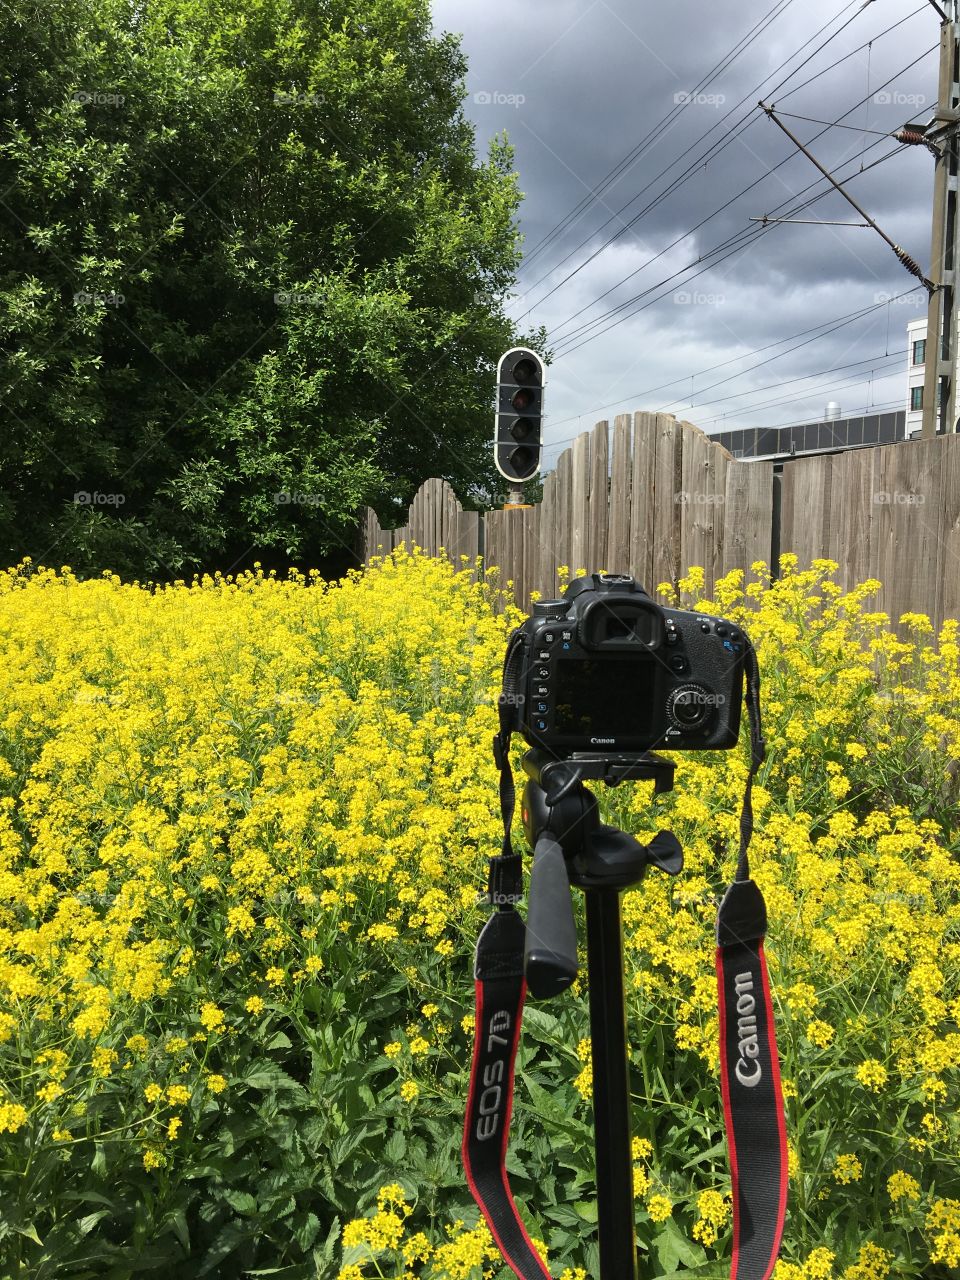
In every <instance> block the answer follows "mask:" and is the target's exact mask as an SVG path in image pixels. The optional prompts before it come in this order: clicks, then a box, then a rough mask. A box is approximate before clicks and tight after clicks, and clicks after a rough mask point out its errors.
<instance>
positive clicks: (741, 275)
mask: <svg viewBox="0 0 960 1280" xmlns="http://www.w3.org/2000/svg"><path fill="white" fill-rule="evenodd" d="M433 14H434V23H435V27H436V29H437V30H440V31H453V32H457V33H459V34H460V35H461V38H462V46H463V49H464V51H465V53H466V56H467V59H468V61H469V71H468V75H467V88H468V97H467V101H466V104H465V109H466V111H467V114H468V116H469V118H470V119H471V121H472V122H473V123H474V125H475V127H476V133H477V147H478V151H479V152H480V153H481V154H485V152H486V147H487V144H488V141H489V139H490V137H491V136H493V135H494V134H496V133H498V132H500V131H501V130H504V129H505V130H507V132H508V135H509V138H510V141H511V142H512V144H513V146H514V148H515V151H516V167H517V171H518V173H519V175H520V186H521V189H522V190H523V191H524V193H525V200H524V203H523V206H522V210H521V229H522V231H523V233H524V236H525V246H524V248H525V255H526V256H525V261H524V264H523V266H522V268H521V272H520V277H519V281H518V286H517V292H518V296H517V297H516V298H515V299H513V300H512V301H511V304H510V312H511V314H512V315H514V316H515V317H516V318H517V319H520V320H521V323H522V324H524V325H526V324H528V323H530V324H544V325H546V326H547V329H548V331H549V334H550V343H551V346H552V348H553V350H554V353H555V359H554V363H553V366H552V368H551V370H550V375H549V377H550V382H549V386H548V400H547V411H548V420H549V422H548V427H547V431H546V439H547V442H548V449H547V456H546V464H547V467H548V468H549V466H551V465H552V464H553V461H554V459H555V457H556V455H557V453H558V452H559V449H560V447H561V446H562V444H564V443H566V442H567V441H568V440H569V439H570V438H571V437H573V436H575V435H576V434H577V432H578V431H579V430H582V429H584V428H585V427H587V426H590V425H592V424H593V422H594V421H595V420H596V419H598V418H600V417H609V418H612V416H613V415H614V414H616V413H623V412H627V411H628V410H634V409H654V410H657V409H660V410H667V411H669V412H672V413H675V414H676V415H677V416H678V417H684V418H687V419H688V420H689V421H691V422H695V423H696V424H697V425H698V426H701V427H702V428H703V429H704V430H706V431H708V432H714V431H719V430H729V429H731V428H733V427H739V426H760V425H769V426H775V425H782V424H785V423H790V422H802V421H811V420H814V419H817V418H819V417H822V416H823V410H824V406H825V405H826V403H827V401H828V400H835V401H837V402H838V403H839V404H840V406H841V409H842V411H843V413H844V415H846V414H847V413H856V412H863V411H864V410H865V409H869V408H873V407H881V406H882V407H884V408H899V407H902V406H903V405H904V403H905V400H906V353H905V352H906V325H907V321H908V320H911V319H913V318H915V317H918V316H923V315H925V314H926V293H925V291H924V289H923V287H922V286H921V285H920V283H919V282H918V281H917V280H915V279H914V278H913V277H912V276H910V275H909V274H908V273H907V272H906V271H905V270H904V268H903V267H902V266H901V265H900V263H899V262H898V261H897V259H896V258H895V257H894V255H893V252H892V251H891V250H890V248H889V247H888V245H886V244H885V243H884V241H883V240H882V239H881V238H880V237H879V236H878V235H877V234H876V232H874V231H872V230H868V229H864V228H862V227H858V226H824V225H819V226H811V225H804V224H800V223H794V224H792V225H784V224H783V223H780V224H775V225H768V226H766V227H765V226H764V225H762V224H760V223H756V222H751V221H750V219H751V217H760V216H762V215H764V214H770V215H772V216H777V217H784V216H786V215H792V216H793V217H795V218H802V219H817V220H823V221H840V222H858V221H859V220H860V219H859V217H858V215H857V213H856V212H855V210H854V209H852V208H851V207H850V205H848V204H847V203H846V202H845V201H844V199H843V197H842V196H841V195H839V194H838V193H837V192H835V191H833V190H832V188H830V187H829V184H828V183H827V182H826V180H825V179H823V178H822V177H821V176H820V174H819V173H818V171H817V170H816V169H815V167H814V166H813V165H812V164H811V163H810V161H809V160H808V159H807V158H806V157H805V156H803V155H802V154H801V153H800V152H798V151H797V149H796V148H795V147H794V145H793V143H792V142H791V141H790V140H789V138H788V137H787V136H786V135H785V134H784V133H782V132H781V130H780V129H779V128H778V127H777V125H776V124H775V123H774V122H773V121H772V120H770V119H768V118H767V116H766V115H765V114H764V113H763V111H762V110H761V109H760V108H759V107H758V106H757V102H758V99H760V98H762V99H763V101H764V102H765V103H766V104H767V105H768V106H769V105H771V103H773V104H775V106H776V109H777V114H778V115H779V116H781V118H782V120H783V123H784V124H785V125H786V126H787V127H788V128H789V129H790V130H791V131H792V132H793V133H794V134H795V135H796V136H797V137H798V138H799V139H800V140H801V141H803V142H804V143H805V144H806V145H808V146H809V147H810V149H811V150H812V151H813V153H814V154H815V155H816V156H817V157H818V159H820V161H821V162H822V163H824V164H826V165H827V167H828V168H830V170H831V171H832V172H833V173H834V174H835V175H836V176H837V177H838V178H840V179H841V180H843V181H844V182H845V184H847V179H850V181H849V184H848V186H849V190H850V193H851V194H852V195H853V196H854V197H855V198H856V199H857V200H858V201H859V202H860V203H861V204H862V205H863V206H864V208H866V209H867V211H868V212H869V213H870V214H871V216H872V217H874V218H875V219H876V221H877V222H878V223H879V225H880V226H881V227H882V228H883V230H884V231H885V232H886V233H887V234H888V235H889V236H890V237H891V238H892V239H893V240H894V241H895V242H896V243H898V244H900V245H902V246H903V247H904V249H906V251H907V252H908V253H910V254H911V255H912V256H913V257H914V258H915V259H916V260H917V261H918V262H919V264H920V265H921V267H922V268H923V269H924V270H927V269H928V267H929V253H930V219H931V212H930V206H931V196H932V189H933V157H932V156H931V155H930V154H929V152H928V151H927V150H926V149H925V148H924V147H906V146H901V145H900V144H898V143H897V142H896V141H895V140H894V139H892V138H891V137H890V136H889V134H890V132H891V131H893V130H895V129H898V128H900V127H901V126H902V125H903V124H904V123H905V122H906V121H908V120H918V121H921V122H923V123H926V121H928V120H929V119H930V110H931V106H932V105H933V104H935V103H936V93H937V53H936V47H937V46H938V42H939V20H938V17H937V14H936V13H935V11H934V9H933V8H932V7H931V6H930V4H929V3H926V0H923V2H920V3H914V4H911V3H910V0H867V2H866V3H864V0H853V3H844V0H829V2H827V0H807V2H806V3H805V4H801V3H797V0H778V2H777V3H774V2H773V0H765V2H764V3H761V4H760V5H757V6H746V5H743V4H742V3H733V0H715V2H714V3H713V4H706V3H703V2H702V0H701V2H700V3H696V4H694V3H692V2H691V0H673V2H672V3H670V4H660V5H652V4H649V3H643V4H639V5H638V4H637V3H636V0H525V3H523V4H515V3H506V0H484V3H482V4H478V3H477V0H433ZM833 64H836V65H833ZM788 112H789V113H790V114H789V115H788V114H787V113H788ZM798 116H803V117H807V119H798V118H797V117H798ZM814 121H819V122H823V123H815V122H814ZM835 122H836V123H835ZM827 125H831V126H832V127H827ZM839 126H846V127H839ZM818 135H820V136H818ZM888 156H889V158H885V157H888ZM877 161H880V163H879V164H877V163H876V162H877ZM871 165H873V166H875V167H873V168H870V166H871ZM824 191H826V192H827V194H826V195H824V196H823V198H821V199H819V200H817V201H816V202H815V203H813V204H810V205H809V206H808V207H807V208H804V209H801V208H800V206H801V205H803V204H805V203H806V202H807V201H808V200H809V199H810V198H811V197H815V196H818V195H819V194H820V193H821V192H824ZM731 251H732V252H731ZM899 295H905V296H903V297H900V296H899ZM861 313H862V314H861ZM838 325H839V327H836V326H838ZM818 326H819V327H818ZM830 328H833V330H834V331H833V332H832V333H827V332H825V331H826V330H827V329H830ZM807 330H812V332H809V333H808V332H806V331H807ZM820 335H822V336H820ZM810 339H813V341H811V340H810ZM801 344H803V345H801ZM761 348H762V350H761ZM717 366H719V367H717Z"/></svg>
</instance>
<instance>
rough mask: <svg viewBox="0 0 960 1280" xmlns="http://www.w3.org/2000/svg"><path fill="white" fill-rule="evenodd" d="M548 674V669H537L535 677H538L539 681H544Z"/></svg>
mask: <svg viewBox="0 0 960 1280" xmlns="http://www.w3.org/2000/svg"><path fill="white" fill-rule="evenodd" d="M549 674H550V668H549V667H537V675H538V676H539V677H540V679H541V680H546V678H547V676H548V675H549Z"/></svg>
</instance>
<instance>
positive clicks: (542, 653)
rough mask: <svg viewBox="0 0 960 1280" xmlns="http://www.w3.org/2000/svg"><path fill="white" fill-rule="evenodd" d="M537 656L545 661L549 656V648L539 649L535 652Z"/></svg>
mask: <svg viewBox="0 0 960 1280" xmlns="http://www.w3.org/2000/svg"><path fill="white" fill-rule="evenodd" d="M537 657H538V658H540V659H541V661H545V660H546V659H547V658H549V657H550V650H549V649H541V650H540V652H539V653H538V654H537Z"/></svg>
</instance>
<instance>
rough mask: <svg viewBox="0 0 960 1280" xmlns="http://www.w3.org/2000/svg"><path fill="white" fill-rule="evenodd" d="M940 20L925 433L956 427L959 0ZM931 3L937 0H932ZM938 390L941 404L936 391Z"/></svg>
mask: <svg viewBox="0 0 960 1280" xmlns="http://www.w3.org/2000/svg"><path fill="white" fill-rule="evenodd" d="M944 2H945V4H946V7H947V10H949V12H945V11H944V9H942V8H940V6H939V5H934V8H936V9H937V11H938V12H939V13H940V14H941V15H943V17H944V21H943V22H942V23H941V26H940V77H939V82H938V90H937V109H936V111H935V113H934V117H933V120H932V121H931V122H930V124H929V125H928V126H927V129H926V131H925V133H924V138H925V139H927V140H928V141H930V142H932V143H934V145H935V146H936V148H937V150H938V151H939V152H940V155H939V158H938V160H937V167H936V171H935V174H934V180H933V230H932V233H931V240H930V278H931V280H932V281H933V283H934V284H935V285H937V286H938V288H936V289H935V290H934V291H933V292H932V293H931V294H930V300H929V302H928V304H927V345H926V347H925V349H924V373H923V426H922V429H921V437H922V438H923V439H924V440H927V439H931V438H932V437H933V436H935V435H944V434H950V433H953V432H955V431H956V429H957V373H958V369H957V356H958V350H960V334H958V332H957V284H958V283H960V282H958V281H956V280H955V272H956V269H957V253H956V250H957V124H958V122H960V110H958V106H960V24H958V0H944ZM931 3H933V0H931ZM938 391H939V397H940V401H939V405H938V403H937V394H938Z"/></svg>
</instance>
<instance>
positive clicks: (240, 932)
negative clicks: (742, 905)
mask: <svg viewBox="0 0 960 1280" xmlns="http://www.w3.org/2000/svg"><path fill="white" fill-rule="evenodd" d="M835 571H836V566H835V565H834V564H832V563H831V562H829V561H818V562H815V563H814V565H813V566H812V567H810V568H809V569H801V567H800V566H798V565H797V563H796V560H795V558H793V557H790V556H785V557H783V559H782V562H781V566H780V575H779V576H778V578H777V579H776V580H775V581H771V577H770V574H769V572H768V570H767V568H766V567H765V566H764V565H762V564H757V565H755V566H753V569H752V571H751V574H750V575H746V576H745V575H743V574H739V573H737V574H731V575H729V576H728V577H727V578H726V579H724V580H723V581H722V582H721V583H720V584H718V586H717V588H716V589H715V591H714V593H713V598H712V599H710V600H706V599H704V598H703V594H702V586H703V577H702V574H701V573H700V572H699V571H697V570H695V569H694V570H691V571H690V573H689V575H688V577H687V578H686V579H685V580H684V581H683V582H682V583H681V584H680V592H679V594H675V593H671V592H668V591H665V592H663V594H662V595H661V599H663V600H664V601H665V602H666V601H668V600H674V601H676V602H679V603H680V605H681V607H692V606H694V605H695V606H696V607H697V608H700V609H707V610H714V611H716V612H718V613H722V614H724V615H725V616H727V617H730V618H732V619H734V620H736V621H739V622H741V623H742V624H743V625H744V626H745V627H746V628H747V629H748V630H749V633H750V635H751V637H752V638H753V640H754V643H755V644H756V647H757V649H758V653H759V658H760V665H761V671H762V674H763V690H762V700H763V709H764V716H765V734H766V738H767V742H768V758H767V762H766V764H765V765H764V767H763V769H762V771H761V773H760V776H759V779H758V785H757V787H756V788H755V792H754V805H755V811H756V834H755V836H754V841H753V845H752V847H751V868H752V871H753V874H754V877H755V878H756V879H757V881H758V882H759V883H760V885H761V887H762V889H763V892H764V895H765V897H766V901H767V907H768V911H769V915H770V933H769V936H768V945H767V954H768V961H769V964H770V971H771V982H772V985H773V989H774V1001H775V1009H776V1014H777V1019H778V1021H777V1034H778V1039H779V1043H780V1051H781V1058H782V1065H783V1075H784V1084H785V1094H786V1098H787V1108H788V1116H787V1124H788V1134H789V1138H790V1171H791V1177H790V1199H789V1206H788V1218H787V1227H786V1234H785V1238H784V1248H783V1254H782V1260H781V1262H780V1263H779V1264H778V1266H777V1270H776V1273H775V1275H776V1280H884V1278H885V1277H890V1278H891V1280H894V1278H899V1277H928V1278H930V1280H933V1278H934V1277H937V1278H943V1280H948V1278H950V1277H955V1276H957V1275H960V1161H958V1155H960V1117H958V1115H957V1073H958V1066H960V1028H958V1020H960V892H958V885H960V863H958V861H957V852H958V847H960V833H958V797H960V775H958V757H960V663H958V654H960V649H958V623H957V622H955V621H953V622H948V623H946V624H945V625H944V626H943V628H942V630H941V631H940V633H939V635H934V634H932V631H931V628H930V624H929V622H928V621H927V620H926V619H924V618H922V617H920V616H907V617H905V618H904V619H902V620H895V621H897V622H898V623H899V630H898V629H897V628H894V627H892V626H891V623H890V620H889V619H888V618H886V616H885V615H883V614H881V613H878V612H871V611H870V602H871V597H872V596H873V595H874V593H875V591H876V588H877V586H878V584H876V583H870V582H868V583H864V584H863V585H862V586H860V587H859V588H857V589H856V590H854V591H852V592H844V591H842V590H841V588H840V587H839V586H838V585H837V584H836V582H835V581H834V574H835ZM564 572H565V571H564ZM647 585H648V586H650V585H651V584H647ZM521 617H522V615H521V614H520V612H519V611H518V610H517V609H516V608H515V607H514V606H513V605H512V604H507V603H506V601H505V596H503V595H501V593H500V592H499V591H498V589H497V586H496V582H495V575H493V574H487V575H486V576H484V575H483V574H482V570H480V568H479V566H476V565H472V564H469V563H464V564H462V566H461V567H460V568H457V567H455V566H454V565H451V564H450V563H449V562H447V561H446V560H443V559H431V558H429V557H427V556H425V555H423V554H422V553H420V552H419V551H418V550H417V549H414V550H413V552H412V554H408V553H406V552H405V551H403V550H401V551H398V552H394V553H393V554H392V555H390V556H388V557H386V558H383V559H380V560H377V561H374V562H373V563H372V564H371V565H370V566H369V567H368V568H367V569H366V570H365V571H364V572H362V573H351V574H349V575H348V576H347V578H345V579H344V580H343V581H341V582H339V583H325V582H323V581H321V580H320V579H319V578H318V577H317V575H315V574H312V575H309V576H307V577H304V576H303V575H300V574H297V573H293V574H291V575H290V576H289V578H288V579H286V580H283V581H281V580H277V579H276V578H275V577H274V576H273V575H264V574H263V573H262V572H261V571H259V570H258V571H256V572H253V573H250V574H244V575H240V576H239V577H237V578H222V577H219V576H215V577H202V578H200V579H197V580H195V581H194V582H193V583H190V584H187V583H176V584H173V585H171V586H166V587H160V588H147V587H144V586H141V585H139V584H136V583H133V584H131V583H123V582H121V581H120V580H119V579H118V578H117V577H115V576H114V575H111V574H109V573H107V574H104V575H103V577H102V578H101V579H98V580H92V581H78V580H77V579H76V578H75V577H74V575H73V574H72V573H71V572H70V571H69V569H66V568H64V569H61V570H59V571H55V570H52V569H49V568H41V567H34V566H33V565H32V564H31V563H30V562H24V563H23V564H21V565H19V566H18V567H17V568H15V569H12V570H10V571H8V572H6V573H4V574H0V1276H10V1277H13V1276H16V1277H20V1276H24V1277H27V1276H29V1277H36V1278H37V1280H40V1278H41V1277H47V1276H57V1277H60V1276H65V1277H67V1276H70V1277H82V1276H90V1277H93V1276H108V1275H109V1276H111V1277H125V1276H133V1275H140V1274H146V1273H149V1272H152V1273H153V1274H156V1275H160V1276H177V1277H201V1276H237V1277H239V1276H247V1275H264V1276H266V1275H277V1276H282V1277H289V1278H293V1277H317V1276H319V1277H323V1278H324V1280H328V1278H329V1280H337V1278H339V1280H373V1278H374V1277H382V1278H384V1280H399V1278H400V1277H407V1276H410V1277H422V1278H423V1280H480V1277H481V1276H483V1277H497V1278H498V1280H499V1278H500V1277H502V1276H504V1275H506V1274H509V1273H507V1272H506V1270H505V1268H504V1267H503V1264H502V1261H501V1259H500V1257H499V1254H498V1253H497V1251H496V1249H495V1248H494V1246H493V1243H492V1240H491V1238H490V1235H489V1233H488V1231H487V1229H486V1227H485V1225H484V1224H483V1223H482V1222H480V1223H479V1224H478V1221H477V1218H478V1214H477V1210H476V1207H475V1205H474V1204H473V1201H472V1199H471V1198H470V1196H469V1193H468V1191H467V1188H466V1186H465V1182H464V1177H463V1172H462V1168H461V1166H460V1158H459V1144H460V1136H461V1128H462V1122H463V1110H464V1106H465V1099H466V1088H467V1077H468V1068H469V1060H470V1049H471V1044H472V1041H471V1034H472V999H473V985H472V975H471V962H472V951H473V945H474V942H475V939H476V935H477V932H478V930H479V928H480V926H481V924H482V922H483V919H484V918H485V909H484V908H483V907H482V906H481V905H480V904H479V902H478V897H479V894H480V892H481V891H482V890H483V888H484V887H485V873H486V858H487V857H488V856H490V855H492V854H494V853H495V852H496V850H497V848H498V839H497V826H498V819H499V810H498V806H497V786H496V783H497V778H496V773H495V770H494V765H493V761H492V755H491V749H490V748H491V738H492V735H493V733H494V731H495V728H496V724H497V715H496V695H497V693H498V691H499V675H500V664H501V661H502V656H503V651H504V645H505V639H506V636H507V634H508V632H509V630H510V628H511V627H512V626H513V625H515V624H516V622H517V621H519V620H520V618H521ZM522 749H523V744H522V743H517V744H516V752H517V760H518V762H519V756H520V754H521V752H522ZM676 759H677V761H678V768H677V778H676V789H675V790H674V791H673V792H672V793H670V794H667V795H661V796H656V797H655V796H654V795H653V794H652V784H629V785H626V786H622V787H620V788H617V789H615V790H604V791H601V792H600V799H601V806H602V809H603V812H604V815H605V817H606V820H608V821H612V822H615V823H617V825H620V826H622V827H624V828H625V829H628V830H632V831H634V832H636V833H637V835H638V836H639V837H640V838H641V839H642V838H644V836H647V837H649V836H652V835H653V834H654V833H655V832H656V831H657V830H658V829H660V828H661V827H667V828H669V829H671V830H673V831H674V832H675V833H676V834H677V836H678V837H679V838H680V840H681V843H682V844H683V846H684V850H685V854H686V868H685V870H684V872H683V873H682V875H681V876H679V877H678V878H677V879H676V880H668V878H667V877H665V876H660V875H658V874H657V873H655V872H652V873H651V874H650V875H649V877H648V878H647V879H646V880H645V881H644V882H643V883H642V884H641V885H640V886H638V887H637V888H636V889H635V890H633V891H631V892H629V893H628V894H626V895H625V897H624V918H625V925H624V930H625V946H626V955H627V980H628V991H629V994H628V1003H629V1009H628V1017H629V1023H628V1032H629V1038H630V1043H631V1052H632V1055H633V1068H634V1090H635V1094H634V1103H635V1115H634V1132H635V1134H636V1137H635V1138H634V1156H635V1175H634V1186H635V1194H636V1203H637V1231H638V1237H639V1240H640V1243H641V1247H642V1248H643V1249H644V1250H645V1251H646V1253H647V1255H648V1258H647V1264H646V1274H648V1275H650V1276H653V1275H658V1276H665V1275H672V1274H683V1275H687V1274H689V1275H693V1276H700V1277H704V1278H707V1277H710V1278H712V1277H719V1276H725V1275H726V1274H727V1269H728V1262H727V1259H728V1257H729V1251H730V1238H731V1223H730V1202H729V1177H728V1172H727V1164H726V1156H725V1150H724V1146H723V1133H722V1108H721V1103H720V1089H719V1080H718V1075H717V1045H716V1040H717V1015H716V991H715V978H714V973H713V925H714V917H715V911H716V902H717V898H718V895H719V894H720V893H721V892H722V889H723V887H724V885H725V884H726V883H727V882H728V881H729V879H730V878H731V877H732V874H733V868H734V864H735V860H736V856H735V855H736V847H737V841H736V834H737V829H738V823H739V806H740V801H741V797H742V790H743V784H744V780H745V776H746V770H747V755H746V727H744V741H743V742H742V744H741V749H740V750H739V751H731V752H718V753H713V754H710V755H704V756H696V757H695V756H693V755H682V754H678V755H677V757H676ZM577 910H578V913H581V912H582V904H581V903H580V902H579V901H578V902H577ZM583 939H584V932H583V930H582V929H581V942H582V941H583ZM586 980H587V979H586V977H585V976H582V977H581V980H580V982H579V983H578V984H577V986H576V988H575V989H574V990H573V991H572V992H570V993H567V994H566V995H565V996H564V997H562V998H560V999H558V1000H556V1001H553V1002H550V1003H543V1004H534V1003H531V1004H529V1005H528V1007H527V1011H526V1016H525V1023H524V1038H523V1042H522V1045H521V1051H520V1058H519V1061H518V1090H517V1098H516V1105H515V1112H514V1122H513V1133H512V1145H511V1156H510V1161H509V1169H510V1174H511V1179H512V1183H513V1186H514V1190H515V1193H516V1195H517V1199H518V1202H519V1203H520V1204H521V1205H522V1206H523V1210H524V1213H525V1214H526V1216H527V1221H528V1225H529V1228H530V1231H531V1235H532V1237H533V1238H534V1240H535V1241H536V1242H537V1246H538V1248H541V1249H542V1251H543V1253H544V1255H545V1256H546V1257H547V1258H548V1260H549V1265H550V1267H551V1269H552V1271H553V1273H554V1275H556V1276H558V1277H563V1280H586V1278H587V1277H588V1276H595V1275H596V1274H597V1270H596V1252H595V1247H594V1245H593V1233H594V1232H595V1223H596V1204H595V1186H594V1183H593V1173H592V1170H593V1150H592V1130H591V1126H590V1106H589V1098H590V1087H591V1070H592V1068H591V1056H590V1042H589V1033H588V1017H587V1003H586V990H585V985H586Z"/></svg>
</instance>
